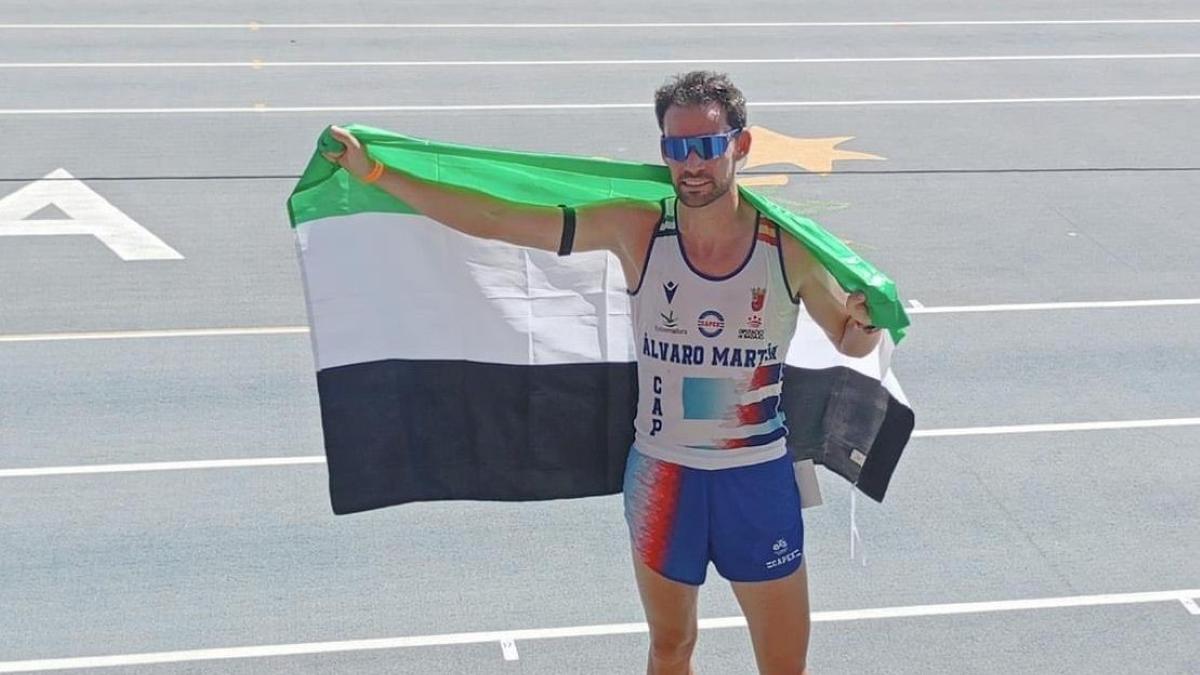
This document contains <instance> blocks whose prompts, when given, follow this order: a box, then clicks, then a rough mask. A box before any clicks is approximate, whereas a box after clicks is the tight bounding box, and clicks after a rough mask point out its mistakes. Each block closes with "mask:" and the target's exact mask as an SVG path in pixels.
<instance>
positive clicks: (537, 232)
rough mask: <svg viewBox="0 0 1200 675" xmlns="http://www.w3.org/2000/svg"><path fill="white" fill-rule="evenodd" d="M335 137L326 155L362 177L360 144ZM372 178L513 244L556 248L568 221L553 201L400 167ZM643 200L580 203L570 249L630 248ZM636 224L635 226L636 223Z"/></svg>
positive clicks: (467, 227)
mask: <svg viewBox="0 0 1200 675" xmlns="http://www.w3.org/2000/svg"><path fill="white" fill-rule="evenodd" d="M331 133H332V134H333V136H334V138H336V139H337V140H338V141H339V142H341V143H342V144H343V145H344V146H345V147H346V150H345V151H344V152H343V153H341V154H331V153H326V154H325V158H326V159H328V160H329V161H331V162H334V163H335V164H338V165H340V166H341V167H342V168H344V169H345V170H346V171H348V172H349V173H350V174H351V175H352V176H354V177H355V178H358V179H360V180H363V179H365V178H366V177H367V176H368V175H369V174H370V173H371V171H372V170H373V169H375V162H374V161H373V160H372V159H371V158H370V157H368V156H367V154H366V152H365V150H364V148H363V147H362V144H361V143H359V141H358V139H356V138H355V137H354V136H353V135H352V134H351V133H350V132H348V131H346V130H345V129H343V128H341V127H336V126H335V127H331ZM373 184H374V185H375V186H377V187H379V188H380V189H382V190H384V191H385V192H387V193H389V194H391V195H392V196H394V197H396V198H397V199H400V200H402V201H403V202H405V203H406V204H408V205H409V206H411V207H412V208H413V209H415V210H417V211H418V212H420V213H422V214H424V215H426V216H429V217H430V218H432V219H434V220H436V221H438V222H440V223H442V224H443V225H446V226H447V227H450V228H453V229H455V230H458V231H459V232H462V233H464V234H469V235H471V236H474V237H481V238H484V239H495V240H499V241H504V242H508V243H510V244H515V245H517V246H527V247H530V248H537V249H542V250H544V251H559V250H560V247H561V246H562V244H563V240H564V236H563V235H564V227H566V226H567V224H568V223H567V221H566V218H565V217H564V216H565V214H564V210H563V209H560V208H558V207H554V206H529V205H526V204H519V203H516V202H510V201H507V200H504V199H500V198H497V197H493V196H491V195H487V194H484V193H482V192H477V191H474V190H468V189H465V188H458V187H452V186H446V185H440V184H437V183H433V182H429V181H425V180H422V179H420V178H417V177H415V176H412V175H410V174H407V173H404V172H403V171H393V170H389V169H384V170H383V173H382V174H381V175H379V177H378V178H377V179H376V180H374V181H373ZM653 215H654V214H653V213H648V210H647V207H646V205H643V204H636V203H632V202H622V201H615V202H610V203H606V204H601V205H597V206H593V207H590V208H584V209H580V210H579V212H578V213H576V214H575V218H574V220H575V222H574V233H573V242H572V246H571V250H574V251H596V250H609V251H613V252H614V253H617V254H618V255H619V256H621V257H622V258H624V257H625V255H627V254H629V253H636V252H634V251H626V250H625V249H627V248H630V247H629V245H628V244H629V242H628V241H627V240H629V239H630V237H629V236H628V233H627V232H626V230H627V229H629V227H628V226H630V225H635V224H636V223H637V222H640V221H643V220H646V219H647V218H648V217H651V216H653ZM635 229H636V228H635Z"/></svg>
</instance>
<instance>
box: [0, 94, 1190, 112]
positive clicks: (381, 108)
mask: <svg viewBox="0 0 1200 675" xmlns="http://www.w3.org/2000/svg"><path fill="white" fill-rule="evenodd" d="M1186 101H1200V94H1174V95H1145V96H1140V95H1138V96H1057V97H1037V98H949V99H876V100H845V101H762V102H757V103H750V104H749V106H750V107H751V108H823V107H834V108H838V107H871V106H885V107H886V106H938V105H1014V104H1023V103H1039V104H1040V103H1137V102H1143V103H1144V102H1158V103H1171V102H1175V103H1178V102H1186ZM653 105H654V104H652V103H499V104H462V105H356V106H345V105H342V106H279V107H273V106H268V105H255V106H233V107H223V108H6V109H3V110H0V115H211V114H240V113H257V114H269V113H277V114H278V113H334V112H337V113H380V112H496V111H501V112H506V111H507V112H538V111H544V110H644V109H647V108H651V107H653Z"/></svg>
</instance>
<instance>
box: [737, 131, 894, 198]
mask: <svg viewBox="0 0 1200 675" xmlns="http://www.w3.org/2000/svg"><path fill="white" fill-rule="evenodd" d="M750 134H751V135H752V136H753V137H754V143H753V145H751V146H750V156H749V157H747V158H746V164H745V166H744V167H742V168H743V169H753V168H754V167H759V166H769V165H774V164H791V165H793V166H798V167H800V168H802V169H804V170H806V171H811V172H813V173H819V174H828V173H832V172H833V170H834V168H833V163H834V162H842V161H848V160H884V159H887V158H886V157H881V156H879V155H872V154H870V153H866V152H857V151H854V150H842V149H839V148H838V147H837V146H839V145H841V144H842V143H845V142H846V141H850V140H853V139H854V136H837V137H833V138H796V137H794V136H788V135H786V134H781V133H779V132H778V131H773V130H771V129H768V128H766V127H750ZM750 180H751V181H753V182H747V181H746V180H744V179H743V180H741V181H740V182H741V183H742V184H744V185H786V184H787V182H788V177H787V176H784V175H779V176H754V177H752V178H751V179H750ZM767 180H772V181H773V182H766V181H767Z"/></svg>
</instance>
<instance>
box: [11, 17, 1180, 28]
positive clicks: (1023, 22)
mask: <svg viewBox="0 0 1200 675" xmlns="http://www.w3.org/2000/svg"><path fill="white" fill-rule="evenodd" d="M1195 23H1200V19H1186V18H1185V19H996V20H954V19H949V20H942V21H736V22H696V21H688V22H634V23H258V22H249V23H3V24H0V30H30V29H43V30H142V29H153V30H185V29H187V30H190V29H208V30H211V29H220V30H228V29H240V30H262V29H271V28H288V29H356V30H357V29H396V28H399V29H420V30H424V29H429V30H471V29H488V30H490V29H502V30H509V29H528V30H562V29H581V30H585V29H598V28H604V29H607V28H893V27H895V28H906V27H914V26H1140V25H1171V24H1195Z"/></svg>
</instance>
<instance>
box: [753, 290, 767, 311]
mask: <svg viewBox="0 0 1200 675" xmlns="http://www.w3.org/2000/svg"><path fill="white" fill-rule="evenodd" d="M766 301H767V289H765V288H751V289H750V311H752V312H761V311H762V308H763V304H765V303H766Z"/></svg>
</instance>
